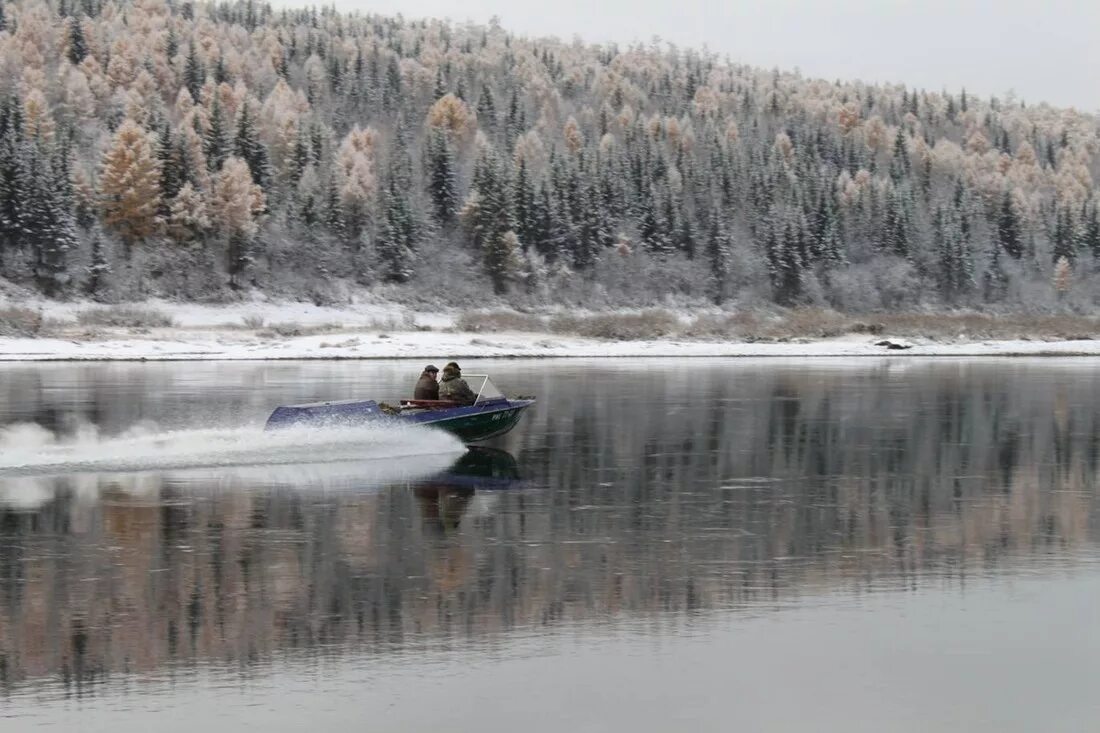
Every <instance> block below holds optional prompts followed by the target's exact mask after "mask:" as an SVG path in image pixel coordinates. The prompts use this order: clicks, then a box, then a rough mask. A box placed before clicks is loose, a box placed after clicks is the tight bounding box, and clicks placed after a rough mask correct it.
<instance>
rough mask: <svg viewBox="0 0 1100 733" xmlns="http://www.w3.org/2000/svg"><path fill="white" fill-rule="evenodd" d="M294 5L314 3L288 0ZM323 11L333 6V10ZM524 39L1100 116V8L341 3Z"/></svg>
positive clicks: (768, 1)
mask: <svg viewBox="0 0 1100 733" xmlns="http://www.w3.org/2000/svg"><path fill="white" fill-rule="evenodd" d="M283 2H284V3H285V4H294V5H300V4H306V3H305V2H304V1H303V0H283ZM319 4H325V3H324V2H323V1H322V2H321V3H319ZM336 4H337V7H340V8H347V9H351V8H355V9H358V10H361V11H363V12H377V13H384V14H394V13H398V12H400V13H403V14H404V15H405V16H406V17H409V18H413V17H436V18H450V19H451V20H456V21H464V20H473V21H476V22H479V23H484V22H486V21H488V19H489V18H491V17H492V16H494V15H497V16H500V18H501V21H502V24H503V26H504V27H505V28H506V29H507V30H510V31H514V32H517V33H520V34H523V35H554V36H558V37H560V38H564V39H567V40H568V39H572V38H573V37H574V36H580V37H581V38H583V39H584V40H585V41H590V42H596V43H602V42H605V41H618V42H621V43H626V42H630V41H635V40H641V41H647V42H648V41H649V40H651V39H652V38H653V37H654V36H659V37H660V38H661V39H663V40H665V41H670V42H673V43H675V44H677V45H680V46H691V47H695V48H702V47H703V46H706V47H707V48H709V49H711V50H712V51H716V52H719V53H721V54H728V55H729V56H730V58H731V59H733V60H734V61H738V62H744V63H749V64H752V65H754V66H764V67H769V68H770V67H773V66H778V67H780V68H783V69H793V68H795V67H798V68H800V69H801V70H802V73H803V74H805V75H807V76H815V77H817V76H821V77H825V78H827V79H830V80H831V79H837V78H839V79H844V80H854V79H864V80H867V81H889V82H904V83H906V84H908V85H909V86H915V87H920V88H924V89H931V90H938V89H942V88H945V87H946V88H947V89H950V90H955V91H957V90H958V89H960V88H962V87H964V86H965V87H966V88H967V89H968V90H970V91H973V92H975V93H978V94H981V95H983V96H985V95H989V94H999V95H1000V94H1004V93H1005V92H1007V91H1008V90H1010V89H1011V90H1015V92H1016V94H1017V96H1018V97H1022V98H1023V99H1025V100H1027V101H1028V102H1029V103H1032V102H1039V101H1048V102H1050V103H1052V104H1056V105H1059V106H1076V107H1078V108H1082V109H1085V110H1089V111H1095V110H1100V0H954V1H952V0H830V1H828V2H811V1H809V0H725V1H724V2H722V1H719V0H538V2H523V1H522V0H463V1H462V2H454V0H336Z"/></svg>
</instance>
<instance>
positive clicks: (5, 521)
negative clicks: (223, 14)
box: [0, 362, 1100, 694]
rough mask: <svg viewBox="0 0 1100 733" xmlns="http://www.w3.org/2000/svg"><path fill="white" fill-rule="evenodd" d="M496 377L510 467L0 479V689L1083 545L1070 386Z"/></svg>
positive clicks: (867, 373)
mask: <svg viewBox="0 0 1100 733" xmlns="http://www.w3.org/2000/svg"><path fill="white" fill-rule="evenodd" d="M242 368H244V367H242ZM318 368H325V369H339V368H343V367H329V366H325V367H318ZM399 376H400V375H398V376H395V380H396V379H398V378H399ZM242 381H243V380H242ZM509 381H512V382H514V383H517V384H518V388H519V389H521V390H522V391H525V392H528V391H529V392H535V393H539V394H540V395H541V396H545V398H544V400H543V402H542V403H541V404H540V407H539V409H538V411H537V412H535V413H534V414H533V415H531V416H530V418H529V420H528V421H527V422H525V423H524V424H523V425H522V426H521V428H520V429H519V430H518V432H517V434H516V435H515V436H513V438H512V440H511V442H509V443H508V444H507V445H506V447H507V449H508V450H499V449H496V450H492V449H490V450H478V451H475V452H472V453H470V454H467V455H466V456H464V457H463V458H462V459H461V460H460V461H459V462H458V463H456V464H455V465H453V466H451V467H450V468H448V469H447V470H445V471H443V472H441V473H439V474H438V475H435V476H432V477H431V478H429V479H407V480H396V481H391V482H390V483H389V484H388V485H387V486H385V487H380V486H378V485H370V486H361V487H359V488H358V489H356V488H355V484H354V481H350V482H349V479H348V478H347V477H346V475H345V474H343V473H340V472H335V471H332V472H329V471H326V470H322V469H318V470H316V471H314V472H313V473H304V474H290V479H288V475H287V474H286V472H287V471H289V470H291V469H287V468H284V467H275V468H270V469H262V468H260V469H255V470H254V471H253V472H251V473H233V472H216V473H206V474H186V473H179V474H141V475H134V476H130V477H117V476H116V477H104V476H87V475H86V476H61V477H54V478H50V479H45V480H37V481H36V482H33V483H26V480H24V479H19V480H7V481H5V482H4V483H3V486H2V488H0V496H2V497H3V502H4V503H3V506H2V507H0V685H3V687H4V689H6V690H7V691H9V692H11V691H12V690H17V689H19V688H20V687H21V686H24V685H26V684H27V683H28V681H31V680H34V679H40V678H48V679H54V680H59V681H60V683H61V692H64V693H77V694H87V693H89V692H93V691H95V690H96V689H98V688H99V686H100V685H101V684H102V683H104V682H105V681H109V680H111V679H112V678H113V677H114V676H116V675H121V674H139V675H141V674H150V673H153V672H157V671H163V670H166V669H171V670H187V669H194V668H198V667H201V666H207V665H220V666H231V667H238V668H239V670H240V674H243V675H249V674H252V673H253V672H254V671H255V670H257V669H261V668H263V667H264V666H265V665H269V664H272V663H273V660H274V659H275V658H276V657H277V656H280V655H282V656H285V655H302V656H308V657H325V656H329V655H333V654H365V655H369V654H388V653H394V652H400V651H402V650H404V651H408V650H409V649H415V648H417V647H421V646H423V645H432V644H442V643H455V642H462V641H468V640H483V639H486V638H491V637H493V636H494V635H497V634H502V633H506V632H510V631H513V630H516V629H523V630H527V631H531V632H534V633H538V632H539V631H540V630H546V629H553V628H555V627H558V626H560V625H562V624H564V623H566V622H570V623H581V624H584V623H602V622H604V621H606V620H608V619H621V618H643V619H645V618H649V619H655V620H660V619H664V620H669V619H685V620H688V621H690V619H692V618H693V617H695V616H696V615H697V614H701V613H705V612H709V611H715V610H722V611H727V612H733V613H740V612H745V611H751V612H753V613H757V612H765V611H767V610H768V609H773V608H778V607H784V606H789V605H792V604H800V603H807V602H812V600H810V599H812V598H814V597H817V596H820V595H821V594H828V593H854V594H863V593H868V592H874V591H878V590H887V589H888V590H892V591H906V590H912V589H914V588H919V587H922V586H925V585H928V584H933V585H936V586H940V587H943V586H948V587H956V588H962V587H965V584H966V582H967V579H968V578H969V577H972V576H973V575H974V574H983V575H985V574H991V573H994V574H995V573H1013V572H1019V571H1021V570H1022V569H1025V568H1027V569H1038V571H1042V570H1043V569H1044V568H1050V567H1062V566H1066V565H1070V564H1072V563H1074V562H1075V561H1076V559H1077V558H1078V557H1079V556H1081V555H1082V554H1085V553H1091V552H1093V550H1094V548H1095V544H1096V541H1097V524H1098V523H1097V519H1098V512H1097V498H1096V491H1095V475H1096V466H1097V460H1098V456H1100V425H1098V418H1097V413H1096V406H1097V403H1098V397H1100V393H1098V388H1100V379H1098V378H1097V377H1096V376H1094V375H1093V373H1092V371H1091V370H1090V369H1074V368H1072V367H1071V366H1058V365H1057V363H1054V367H1053V368H1052V367H1051V366H1048V364H1045V363H1035V362H1024V363H1012V364H1011V365H1009V364H998V365H995V366H974V365H968V364H963V363H941V364H936V365H922V366H919V367H917V368H911V369H908V370H906V371H902V372H899V371H898V370H897V369H896V368H894V367H893V366H888V365H882V366H879V365H875V366H870V367H869V366H864V365H860V366H858V367H855V368H833V369H829V368H826V369H806V368H803V367H789V368H773V367H769V368H767V369H761V368H751V367H743V368H742V367H738V368H736V369H730V368H729V367H727V366H706V365H704V366H694V365H693V366H686V367H669V368H661V369H645V370H635V371H625V372H624V371H623V370H622V369H618V368H608V369H602V370H601V369H599V368H594V367H591V366H586V367H584V368H573V369H565V368H563V369H560V370H554V369H542V368H540V369H539V370H538V371H535V370H521V369H519V368H518V367H517V368H516V371H515V373H514V374H513V375H512V379H511V380H509ZM114 388H118V387H110V386H104V385H100V384H97V383H95V382H94V380H93V381H92V383H91V386H89V385H87V384H85V385H83V386H81V387H79V388H72V387H71V388H70V389H71V390H73V389H75V394H78V395H86V394H87V391H88V390H93V391H94V390H96V389H100V390H106V391H110V389H114ZM143 394H144V393H138V394H133V395H131V398H132V399H133V400H134V401H137V402H140V401H141V400H142V395H143ZM325 396H327V395H325ZM23 399H25V398H23ZM43 399H44V400H48V399H50V398H49V397H44V398H43ZM150 399H154V400H160V399H162V396H157V397H151V398H150ZM273 401H274V400H273ZM77 404H80V405H82V407H81V408H80V409H86V406H87V404H88V403H87V402H80V401H77ZM31 407H32V409H35V410H37V409H39V408H37V407H34V406H33V405H32V406H31ZM139 412H140V410H139ZM18 417H19V418H20V419H24V418H25V416H23V415H18ZM58 419H59V420H62V421H63V420H64V419H65V418H58ZM20 482H23V483H20ZM655 633H656V632H655Z"/></svg>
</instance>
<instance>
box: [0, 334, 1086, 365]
mask: <svg viewBox="0 0 1100 733" xmlns="http://www.w3.org/2000/svg"><path fill="white" fill-rule="evenodd" d="M878 340H879V339H878V338H875V337H866V336H852V337H847V338H839V339H830V340H823V341H809V342H793V341H792V342H786V343H743V342H729V341H683V340H660V341H603V340H598V339H587V338H579V337H563V336H555V335H544V334H530V333H493V334H470V333H462V332H440V331H394V332H386V333H381V332H379V331H378V330H370V331H342V332H340V333H330V334H325V335H316V336H299V337H290V338H278V337H275V338H260V337H257V336H256V335H255V333H254V332H250V331H226V330H217V329H210V330H188V331H181V330H179V329H175V330H173V329H154V330H153V331H152V332H150V333H149V334H142V335H129V336H127V335H120V336H118V337H114V338H108V339H104V340H93V341H82V340H64V339H55V338H43V339H17V338H7V339H0V361H38V360H68V359H71V360H139V359H146V360H175V359H184V360H186V359H394V358H417V359H426V360H442V361H445V360H449V359H463V358H467V359H469V358H481V357H702V356H727V357H742V356H743V357H761V356H772V357H798V356H813V357H822V356H884V355H889V356H987V355H988V356H992V355H1059V356H1071V355H1089V356H1100V340H1090V341H981V342H973V343H951V344H944V343H932V342H929V343H920V342H910V343H912V348H909V349H906V350H896V351H895V350H889V349H886V348H885V347H882V346H877V345H875V343H876V341H878Z"/></svg>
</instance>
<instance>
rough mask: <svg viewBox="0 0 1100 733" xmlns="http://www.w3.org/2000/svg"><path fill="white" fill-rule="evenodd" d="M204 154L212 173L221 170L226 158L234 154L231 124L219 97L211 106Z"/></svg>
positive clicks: (204, 141)
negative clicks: (226, 117) (230, 130)
mask: <svg viewBox="0 0 1100 733" xmlns="http://www.w3.org/2000/svg"><path fill="white" fill-rule="evenodd" d="M202 152H203V153H204V154H205V155H206V167H207V169H208V170H209V171H210V172H211V173H217V172H218V171H219V170H221V168H222V165H224V164H225V160H226V158H228V157H229V155H230V154H231V153H232V152H233V144H232V138H231V137H230V135H229V124H228V122H227V121H226V119H225V115H224V113H223V111H222V104H221V100H220V99H219V98H218V96H217V95H215V96H214V102H213V104H212V105H211V106H210V121H209V127H208V128H207V130H206V134H205V135H204V136H203V146H202Z"/></svg>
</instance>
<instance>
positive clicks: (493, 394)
mask: <svg viewBox="0 0 1100 733" xmlns="http://www.w3.org/2000/svg"><path fill="white" fill-rule="evenodd" d="M464 378H465V379H466V383H467V384H469V385H470V389H472V390H473V391H474V392H476V393H477V399H476V400H474V404H475V405H476V404H479V403H481V402H491V401H493V400H499V399H503V398H504V393H503V392H501V391H500V390H499V389H497V386H496V385H495V384H493V383H492V382H491V381H490V380H489V376H488V375H487V374H466V375H464Z"/></svg>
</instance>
